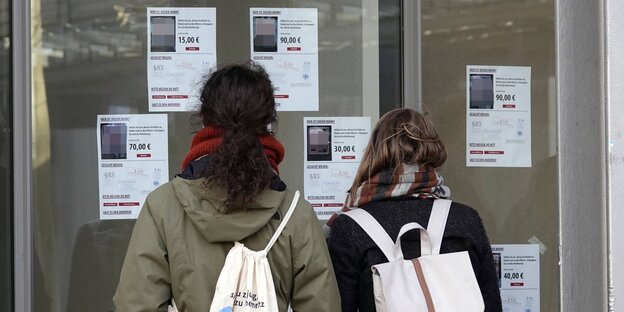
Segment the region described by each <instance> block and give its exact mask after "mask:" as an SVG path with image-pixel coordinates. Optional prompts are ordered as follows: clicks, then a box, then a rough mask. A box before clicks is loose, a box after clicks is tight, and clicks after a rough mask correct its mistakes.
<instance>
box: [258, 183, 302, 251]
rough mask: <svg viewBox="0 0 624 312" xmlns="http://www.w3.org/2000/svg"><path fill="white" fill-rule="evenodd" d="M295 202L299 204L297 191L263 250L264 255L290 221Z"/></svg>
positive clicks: (295, 205) (295, 206)
mask: <svg viewBox="0 0 624 312" xmlns="http://www.w3.org/2000/svg"><path fill="white" fill-rule="evenodd" d="M297 202H299V191H296V192H295V196H293V200H292V203H290V208H288V211H287V212H286V215H285V216H284V219H282V222H281V223H280V225H279V226H278V227H277V230H276V231H275V233H274V234H273V237H271V240H270V241H269V243H268V244H267V246H266V247H265V248H264V252H265V253H268V252H269V250H271V247H273V244H275V242H276V241H277V238H278V237H279V236H280V235H281V234H282V231H283V230H284V228H285V227H286V224H287V223H288V220H290V217H291V216H292V214H293V212H295V208H297Z"/></svg>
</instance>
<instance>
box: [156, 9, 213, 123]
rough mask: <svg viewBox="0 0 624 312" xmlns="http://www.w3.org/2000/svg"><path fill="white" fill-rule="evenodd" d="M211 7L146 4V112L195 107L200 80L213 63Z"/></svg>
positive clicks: (178, 110) (174, 110) (197, 102)
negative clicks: (153, 5)
mask: <svg viewBox="0 0 624 312" xmlns="http://www.w3.org/2000/svg"><path fill="white" fill-rule="evenodd" d="M216 23H217V11H216V9H215V8H147V34H148V36H147V87H148V98H149V100H148V102H149V111H150V112H180V111H192V110H195V108H196V106H197V105H198V104H199V98H198V93H199V90H200V89H201V83H202V81H203V79H204V77H205V76H207V75H208V74H209V72H210V69H212V68H213V67H215V66H216V64H217V48H216V47H217V44H216V42H217V26H216Z"/></svg>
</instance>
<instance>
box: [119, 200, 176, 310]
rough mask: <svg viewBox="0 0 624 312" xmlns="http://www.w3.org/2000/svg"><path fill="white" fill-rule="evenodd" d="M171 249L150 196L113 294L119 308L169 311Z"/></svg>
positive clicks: (142, 210) (140, 216)
mask: <svg viewBox="0 0 624 312" xmlns="http://www.w3.org/2000/svg"><path fill="white" fill-rule="evenodd" d="M170 285H171V281H170V276H169V263H168V261H167V249H166V247H165V243H164V241H163V238H162V235H161V233H160V231H159V230H158V227H157V226H156V221H155V220H154V217H153V214H152V211H151V209H150V207H149V204H148V200H146V201H145V205H144V206H143V209H141V213H140V214H139V218H138V219H137V222H136V224H135V226H134V230H133V232H132V237H131V238H130V244H129V246H128V251H127V252H126V259H125V260H124V264H123V267H122V269H121V276H120V280H119V285H118V286H117V291H116V292H115V296H114V297H113V301H114V303H115V308H116V311H119V312H143V311H165V312H166V311H167V306H168V304H169V300H170V299H171V286H170Z"/></svg>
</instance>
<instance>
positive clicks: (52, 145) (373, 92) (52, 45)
mask: <svg viewBox="0 0 624 312" xmlns="http://www.w3.org/2000/svg"><path fill="white" fill-rule="evenodd" d="M399 2H400V1H396V0H384V1H378V0H319V1H286V0H266V1H247V0H245V1H216V0H215V1H209V0H192V1H191V0H187V1H184V0H182V1H180V0H178V1H173V0H165V1H163V0H81V1H77V0H58V1H57V0H54V1H52V0H33V1H32V20H33V41H32V49H33V64H32V66H33V68H32V75H33V89H34V99H33V136H34V145H33V149H34V150H33V158H34V159H33V167H34V168H33V170H34V177H33V194H34V199H33V200H34V204H33V205H34V207H33V218H34V220H33V222H34V226H33V228H34V231H35V232H34V233H33V235H34V253H35V259H34V266H35V267H34V269H33V272H34V305H35V308H34V310H35V311H81V312H82V311H95V312H97V311H111V310H113V303H112V296H113V293H114V290H115V287H116V284H117V282H118V276H119V272H120V270H121V265H122V262H123V258H124V255H125V251H126V248H127V244H128V240H129V237H130V233H131V231H132V227H133V225H134V221H133V220H121V221H118V220H116V221H102V220H99V211H98V206H99V203H98V170H97V144H96V142H97V141H96V121H97V120H96V116H97V115H99V114H147V113H148V102H147V69H146V63H147V62H146V61H147V60H146V50H147V47H146V44H147V34H146V32H147V25H146V19H147V16H146V8H147V7H166V6H177V7H187V6H191V7H192V6H202V7H215V8H216V9H217V60H218V63H220V64H226V63H231V62H240V61H245V60H247V59H249V57H250V40H249V29H250V27H249V8H250V7H278V8H279V7H281V8H288V7H302V8H304V7H305V8H317V9H318V31H319V33H318V39H319V63H320V64H319V76H320V79H319V98H320V108H319V111H315V112H280V113H279V114H278V115H279V116H278V119H279V128H278V131H277V135H278V138H279V139H280V140H281V141H282V142H283V143H284V145H285V147H286V157H285V160H284V162H283V163H282V164H281V166H280V172H282V174H283V176H282V178H283V179H284V180H285V181H286V183H287V184H288V185H289V187H291V188H293V189H299V190H303V178H302V174H303V154H304V153H303V152H304V146H303V136H304V132H303V117H304V116H306V117H308V116H309V117H315V116H371V119H372V120H373V121H374V120H375V119H376V118H377V117H378V114H379V112H380V111H386V110H389V109H391V108H394V107H398V106H400V98H401V97H400V94H401V89H400V83H401V82H400V81H401V78H400V77H401V73H400V68H401V63H400V60H401V54H400V36H401V35H400V6H399ZM161 22H163V23H166V21H161ZM169 34H170V32H165V33H164V34H161V35H162V36H161V37H163V38H161V39H163V40H162V43H163V45H162V47H165V48H166V47H167V38H165V37H168V36H169ZM382 36H383V39H382V40H380V38H382ZM159 40H160V39H159ZM159 47H160V46H159ZM382 104H383V105H382ZM190 119H191V114H190V113H168V129H169V168H170V172H169V177H173V176H174V175H175V174H176V173H178V170H179V168H180V164H181V162H182V160H183V158H184V157H185V154H186V151H187V150H188V148H189V146H190V141H191V137H192V133H193V131H194V130H197V126H194V125H192V124H191V123H190Z"/></svg>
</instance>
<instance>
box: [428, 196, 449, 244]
mask: <svg viewBox="0 0 624 312" xmlns="http://www.w3.org/2000/svg"><path fill="white" fill-rule="evenodd" d="M451 203H452V201H450V200H448V199H436V200H435V201H434V202H433V208H431V216H429V223H428V224H427V234H429V239H430V241H431V254H433V255H437V254H440V246H442V237H443V236H444V229H445V228H446V221H447V219H448V214H449V210H450V209H451Z"/></svg>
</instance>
